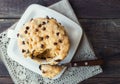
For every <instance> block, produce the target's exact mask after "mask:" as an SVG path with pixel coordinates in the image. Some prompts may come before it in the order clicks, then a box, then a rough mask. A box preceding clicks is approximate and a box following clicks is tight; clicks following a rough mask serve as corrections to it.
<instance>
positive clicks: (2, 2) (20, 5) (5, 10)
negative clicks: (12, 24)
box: [0, 0, 44, 18]
mask: <svg viewBox="0 0 120 84" xmlns="http://www.w3.org/2000/svg"><path fill="white" fill-rule="evenodd" d="M30 4H41V5H44V2H43V0H17V1H16V0H0V18H4V17H5V18H18V17H20V16H21V15H22V14H23V12H24V11H25V9H26V8H27V7H28V6H29V5H30Z"/></svg>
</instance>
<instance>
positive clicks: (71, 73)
mask: <svg viewBox="0 0 120 84" xmlns="http://www.w3.org/2000/svg"><path fill="white" fill-rule="evenodd" d="M50 8H51V9H53V10H56V11H58V12H60V13H62V14H63V15H65V16H67V17H68V18H70V19H71V20H73V21H74V22H76V23H77V24H79V22H78V20H77V18H76V16H75V14H74V11H73V9H72V7H71V5H70V4H69V2H68V0H62V1H60V2H57V3H55V4H53V5H51V6H50ZM66 11H67V12H66ZM10 28H13V29H14V28H15V25H13V26H11V27H10ZM6 33H7V31H4V32H2V33H1V34H0V36H1V37H2V38H0V47H1V54H2V55H1V56H0V57H1V59H2V60H3V62H4V64H5V66H6V68H7V69H8V72H9V74H10V76H11V77H12V79H13V81H14V82H15V84H63V83H64V84H77V83H79V82H81V81H83V80H85V79H87V78H89V77H92V76H94V75H96V74H99V73H101V72H102V69H101V67H100V66H91V67H76V68H73V67H71V68H68V69H67V70H66V71H65V73H64V74H63V75H62V76H61V78H59V79H56V80H51V79H47V78H43V77H42V76H40V75H38V74H36V73H34V72H32V71H30V70H28V69H26V68H25V67H23V66H22V65H20V64H18V63H17V62H15V61H13V60H12V59H11V58H9V57H8V55H7V45H8V42H9V39H8V38H7V37H6ZM90 59H96V57H95V53H94V51H93V49H92V47H91V45H90V44H89V42H88V40H87V37H86V35H85V33H84V34H83V38H82V40H81V42H80V45H79V46H78V50H77V52H76V54H75V56H74V58H73V60H74V61H77V60H90Z"/></svg>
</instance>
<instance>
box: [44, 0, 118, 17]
mask: <svg viewBox="0 0 120 84" xmlns="http://www.w3.org/2000/svg"><path fill="white" fill-rule="evenodd" d="M44 1H45V2H44V3H46V6H48V5H51V4H53V3H55V2H57V1H59V0H44ZM69 1H70V3H71V5H72V7H73V9H74V11H75V13H76V15H77V17H78V18H120V5H119V4H120V0H115V1H114V0H69Z"/></svg>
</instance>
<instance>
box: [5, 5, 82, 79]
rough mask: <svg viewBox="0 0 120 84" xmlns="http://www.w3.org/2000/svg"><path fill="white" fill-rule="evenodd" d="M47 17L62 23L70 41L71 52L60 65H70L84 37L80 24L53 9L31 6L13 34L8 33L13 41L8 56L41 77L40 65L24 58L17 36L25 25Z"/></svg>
mask: <svg viewBox="0 0 120 84" xmlns="http://www.w3.org/2000/svg"><path fill="white" fill-rule="evenodd" d="M46 16H49V17H53V18H55V19H56V20H57V21H58V22H60V23H61V24H62V25H63V26H64V27H65V30H66V32H67V34H68V37H69V40H70V50H69V52H68V55H67V56H66V58H65V59H64V60H63V61H61V62H60V64H63V63H68V62H70V61H71V59H72V58H73V56H74V54H75V52H76V50H77V47H78V45H79V42H80V40H81V37H82V28H81V27H80V26H79V25H78V24H76V23H75V22H73V21H72V20H70V19H69V18H67V17H65V16H64V15H62V14H60V13H58V12H56V11H54V10H52V9H49V8H46V7H44V6H41V5H37V4H32V5H30V6H29V7H28V8H27V9H26V11H25V13H24V14H23V15H22V17H21V19H20V20H19V22H18V24H17V25H16V28H15V30H14V31H13V33H10V32H9V31H8V33H9V35H8V37H10V38H11V39H10V42H9V45H8V48H7V53H8V56H9V57H10V58H12V59H13V60H15V61H16V62H18V63H19V64H21V65H23V66H24V67H26V68H28V69H30V70H31V71H33V72H36V73H38V74H40V75H41V71H40V70H39V64H37V63H36V62H34V61H33V60H31V59H30V58H24V56H22V53H21V52H20V50H19V49H18V45H17V39H16V38H17V37H16V35H17V33H18V31H19V29H20V28H22V26H23V24H25V23H26V22H28V21H29V20H30V19H31V18H37V17H46ZM13 34H14V35H13ZM65 69H66V68H64V69H63V71H62V72H61V74H59V75H58V76H56V77H55V78H53V79H56V78H58V77H60V76H61V75H62V73H63V72H64V71H65Z"/></svg>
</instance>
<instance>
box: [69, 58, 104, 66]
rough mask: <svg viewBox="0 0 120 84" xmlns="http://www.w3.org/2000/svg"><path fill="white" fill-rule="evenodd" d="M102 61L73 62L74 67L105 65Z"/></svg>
mask: <svg viewBox="0 0 120 84" xmlns="http://www.w3.org/2000/svg"><path fill="white" fill-rule="evenodd" d="M103 63H104V62H103V60H102V59H96V60H86V61H76V62H71V66H72V67H77V66H95V65H103Z"/></svg>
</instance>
